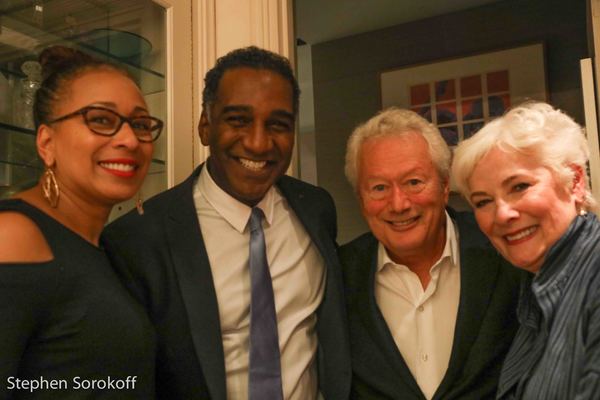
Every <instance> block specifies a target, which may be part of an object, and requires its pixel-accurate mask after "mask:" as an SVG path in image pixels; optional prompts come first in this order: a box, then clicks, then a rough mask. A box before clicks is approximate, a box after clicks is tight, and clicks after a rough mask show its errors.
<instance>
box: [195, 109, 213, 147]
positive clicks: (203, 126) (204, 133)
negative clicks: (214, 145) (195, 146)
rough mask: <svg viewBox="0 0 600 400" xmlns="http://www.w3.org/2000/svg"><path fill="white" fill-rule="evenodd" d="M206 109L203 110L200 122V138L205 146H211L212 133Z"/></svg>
mask: <svg viewBox="0 0 600 400" xmlns="http://www.w3.org/2000/svg"><path fill="white" fill-rule="evenodd" d="M206 113H207V111H206V109H204V110H202V114H200V122H199V123H198V136H200V141H201V142H202V144H203V145H204V146H208V145H209V141H208V138H209V133H210V122H209V121H208V116H207V114H206Z"/></svg>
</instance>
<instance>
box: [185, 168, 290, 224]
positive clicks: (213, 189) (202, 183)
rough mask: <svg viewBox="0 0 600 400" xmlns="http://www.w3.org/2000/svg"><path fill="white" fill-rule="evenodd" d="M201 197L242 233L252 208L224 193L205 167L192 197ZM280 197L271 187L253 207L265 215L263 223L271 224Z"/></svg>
mask: <svg viewBox="0 0 600 400" xmlns="http://www.w3.org/2000/svg"><path fill="white" fill-rule="evenodd" d="M196 195H200V196H203V197H204V198H205V199H206V201H207V202H208V203H209V204H210V205H211V206H212V207H213V208H214V209H215V211H216V212H217V213H218V214H219V215H220V216H221V217H222V218H223V219H224V220H226V221H227V222H228V223H229V224H230V225H231V226H232V227H233V228H234V229H235V230H236V231H238V232H240V233H243V232H244V230H245V229H246V225H247V224H248V220H249V219H250V214H251V212H252V208H251V207H249V206H247V205H246V204H244V203H242V202H241V201H239V200H237V199H235V198H234V197H232V196H231V195H230V194H229V193H227V192H225V191H224V190H223V189H221V187H220V186H219V185H217V183H216V182H215V181H214V180H213V178H212V176H210V173H209V172H208V167H207V166H206V165H205V166H204V168H202V171H201V172H200V176H199V177H198V182H197V183H196V187H195V189H194V196H196ZM280 198H281V195H279V193H278V192H277V190H276V189H275V187H274V186H272V187H271V188H270V189H269V190H268V191H267V193H266V194H265V196H264V197H263V198H262V200H261V201H260V202H259V203H258V204H257V205H256V206H255V207H258V208H260V209H261V210H262V211H263V213H264V214H265V221H266V222H267V224H269V225H271V224H272V222H273V214H274V208H275V203H276V200H278V199H280Z"/></svg>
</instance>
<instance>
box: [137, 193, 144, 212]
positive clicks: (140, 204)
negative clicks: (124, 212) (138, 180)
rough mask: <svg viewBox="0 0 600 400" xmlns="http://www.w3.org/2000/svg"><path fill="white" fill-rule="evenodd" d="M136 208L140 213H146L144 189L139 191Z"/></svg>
mask: <svg viewBox="0 0 600 400" xmlns="http://www.w3.org/2000/svg"><path fill="white" fill-rule="evenodd" d="M135 208H136V210H137V212H138V214H139V215H144V199H143V198H142V191H141V190H140V191H139V192H138V198H137V200H136V201H135Z"/></svg>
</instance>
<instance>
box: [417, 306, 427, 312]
mask: <svg viewBox="0 0 600 400" xmlns="http://www.w3.org/2000/svg"><path fill="white" fill-rule="evenodd" d="M417 310H419V311H420V312H423V310H425V307H423V306H419V307H417Z"/></svg>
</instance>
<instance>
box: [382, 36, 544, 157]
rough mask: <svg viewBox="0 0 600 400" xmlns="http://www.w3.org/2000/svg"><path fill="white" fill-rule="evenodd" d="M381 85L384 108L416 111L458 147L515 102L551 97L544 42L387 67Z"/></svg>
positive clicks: (450, 142)
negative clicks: (548, 89) (417, 63)
mask: <svg viewBox="0 0 600 400" xmlns="http://www.w3.org/2000/svg"><path fill="white" fill-rule="evenodd" d="M380 84H381V104H382V108H388V107H391V106H397V107H400V108H408V109H411V110H414V111H415V112H417V113H418V114H420V115H421V116H423V117H425V118H426V119H428V120H429V121H430V122H432V123H434V124H435V125H436V126H437V127H438V128H439V129H440V132H441V133H442V136H443V137H444V139H445V140H446V142H447V143H448V145H450V146H451V147H453V146H455V145H457V144H458V143H459V142H460V141H461V140H463V139H465V138H468V137H470V136H471V135H473V134H474V133H475V132H477V130H479V129H480V128H481V127H482V126H483V125H484V124H485V123H486V122H488V121H490V120H491V119H493V118H495V117H497V116H500V115H502V114H503V113H504V112H505V111H506V110H507V109H508V108H510V107H512V106H514V105H517V104H519V103H522V102H523V101H526V100H540V101H547V99H548V92H547V85H546V70H545V57H544V44H543V43H541V42H540V43H534V44H528V45H523V46H519V47H515V48H510V49H503V50H495V51H490V52H486V53H480V54H476V55H470V56H465V57H460V58H453V59H444V60H439V61H434V62H431V63H427V64H419V65H411V66H405V67H401V68H396V69H393V70H387V71H383V72H381V74H380Z"/></svg>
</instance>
